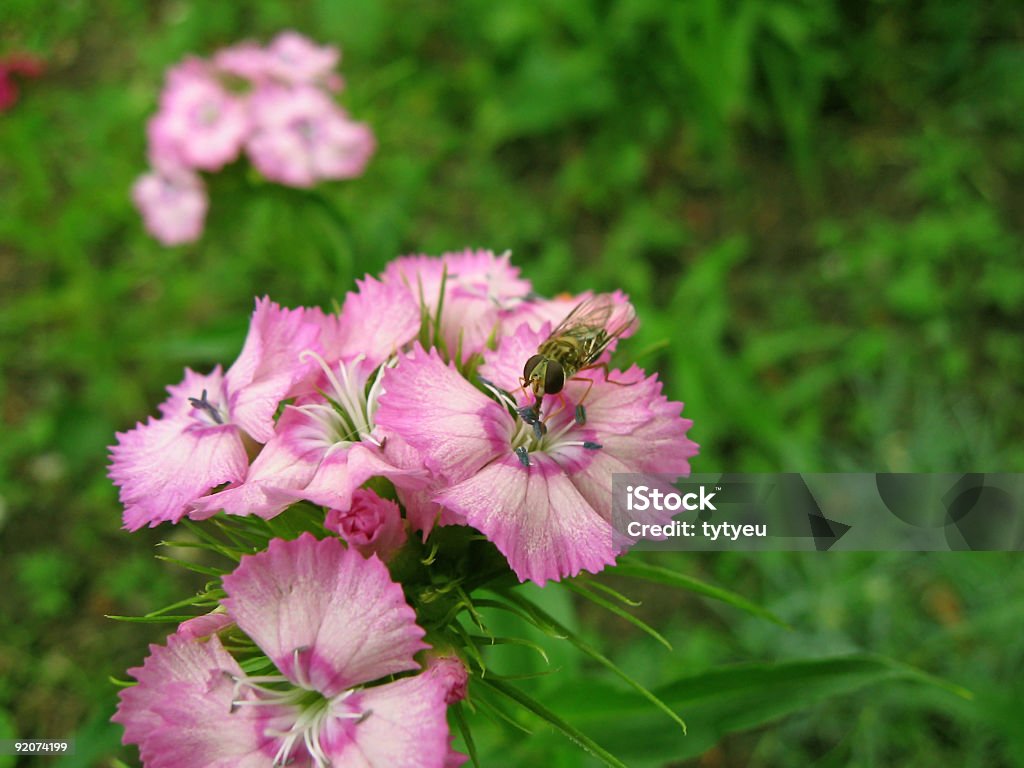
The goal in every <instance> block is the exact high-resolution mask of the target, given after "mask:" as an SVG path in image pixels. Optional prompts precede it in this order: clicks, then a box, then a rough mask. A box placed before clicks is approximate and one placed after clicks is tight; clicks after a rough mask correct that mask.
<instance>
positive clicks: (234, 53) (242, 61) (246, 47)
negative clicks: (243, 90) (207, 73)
mask: <svg viewBox="0 0 1024 768" xmlns="http://www.w3.org/2000/svg"><path fill="white" fill-rule="evenodd" d="M213 65H214V67H216V68H217V70H218V71H219V72H222V73H223V74H226V75H231V76H234V77H241V78H243V79H245V80H249V81H251V82H254V83H256V82H260V81H262V80H265V79H266V78H267V76H268V73H267V52H266V49H264V48H263V46H261V45H260V44H259V43H254V42H253V41H251V40H244V41H242V42H240V43H235V44H234V45H231V46H228V47H227V48H221V49H220V50H219V51H217V53H215V54H214V55H213Z"/></svg>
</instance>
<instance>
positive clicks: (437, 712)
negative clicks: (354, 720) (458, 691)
mask: <svg viewBox="0 0 1024 768" xmlns="http://www.w3.org/2000/svg"><path fill="white" fill-rule="evenodd" d="M358 696H359V697H360V702H359V704H360V708H362V709H363V711H364V712H367V713H368V714H367V716H366V719H365V720H363V721H362V722H360V723H359V724H358V725H357V726H356V727H355V730H354V732H349V733H339V736H340V738H336V739H334V740H333V743H330V742H328V743H327V744H324V740H323V739H321V744H324V746H325V748H326V750H325V751H326V752H327V754H328V756H329V757H330V758H331V764H332V765H333V766H334V767H335V768H444V765H445V760H446V759H447V758H448V752H449V747H448V721H447V718H446V706H445V689H444V687H443V685H441V684H440V683H439V682H438V681H437V680H436V679H434V678H432V677H430V676H428V675H416V676H415V677H406V678H402V679H401V680H396V681H395V682H393V683H388V684H387V685H380V686H376V687H374V688H366V689H365V690H363V691H360V692H359V694H358Z"/></svg>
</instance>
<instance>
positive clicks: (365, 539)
mask: <svg viewBox="0 0 1024 768" xmlns="http://www.w3.org/2000/svg"><path fill="white" fill-rule="evenodd" d="M324 528H326V529H327V530H329V531H334V532H335V533H337V534H338V535H339V536H341V538H343V539H344V540H345V541H347V542H348V543H349V545H350V546H352V547H354V548H355V549H357V550H358V551H359V552H361V553H362V554H363V555H364V556H366V557H369V556H370V555H373V554H375V555H377V557H379V558H380V559H381V560H383V561H384V562H387V561H388V560H390V559H391V555H393V554H394V553H395V552H396V551H397V550H398V549H399V548H400V547H401V546H402V545H403V544H405V542H406V535H405V521H404V520H402V510H401V509H399V508H398V505H397V504H395V502H393V501H391V500H390V499H382V498H381V497H380V496H378V495H377V494H376V493H375V492H373V491H371V490H369V489H368V488H357V489H356V490H355V491H353V492H352V503H351V504H350V505H349V508H348V509H347V510H340V509H332V510H330V511H329V512H328V513H327V519H326V520H324Z"/></svg>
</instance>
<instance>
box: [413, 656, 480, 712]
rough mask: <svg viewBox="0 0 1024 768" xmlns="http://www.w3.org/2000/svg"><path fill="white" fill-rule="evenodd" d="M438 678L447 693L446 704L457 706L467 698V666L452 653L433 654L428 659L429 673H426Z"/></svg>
mask: <svg viewBox="0 0 1024 768" xmlns="http://www.w3.org/2000/svg"><path fill="white" fill-rule="evenodd" d="M424 674H427V675H433V676H434V677H436V678H437V680H438V681H439V683H440V685H441V687H442V688H444V690H445V691H446V694H445V703H447V704H455V703H456V702H459V701H462V700H463V699H464V698H466V687H467V685H468V683H469V672H468V671H467V670H466V664H465V662H463V661H462V659H460V658H459V657H458V656H456V655H454V654H453V653H451V652H448V653H438V654H435V653H431V654H429V655H428V657H427V671H426V672H425V673H424Z"/></svg>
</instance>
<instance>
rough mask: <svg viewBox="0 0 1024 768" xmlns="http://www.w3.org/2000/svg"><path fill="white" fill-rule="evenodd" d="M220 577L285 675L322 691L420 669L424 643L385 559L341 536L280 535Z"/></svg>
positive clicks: (242, 622)
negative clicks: (345, 542) (368, 554)
mask: <svg viewBox="0 0 1024 768" xmlns="http://www.w3.org/2000/svg"><path fill="white" fill-rule="evenodd" d="M223 583H224V589H225V591H226V592H227V593H228V598H227V599H226V600H224V601H223V604H224V605H225V607H226V608H227V610H228V613H229V614H230V615H231V617H232V618H234V619H235V621H237V622H238V626H239V627H241V629H242V630H243V631H244V632H245V633H246V634H248V635H249V637H251V638H252V639H253V640H254V641H255V642H256V644H257V645H259V646H260V648H262V649H263V651H264V652H265V653H266V654H267V655H268V656H269V657H270V658H271V659H272V660H273V661H274V664H275V665H276V666H277V668H278V670H280V672H281V674H283V675H285V676H286V677H288V678H289V679H290V680H291V681H292V682H294V683H295V684H296V685H299V686H301V687H304V688H312V689H313V690H316V691H319V692H320V693H322V694H323V695H324V696H328V697H330V696H333V695H335V694H337V693H339V692H341V691H343V690H345V689H348V688H351V687H353V686H355V685H359V684H361V683H366V682H370V681H372V680H377V679H378V678H381V677H384V676H385V675H389V674H392V673H395V672H403V671H405V670H409V669H415V668H416V667H417V666H418V665H417V663H416V662H415V661H414V660H413V654H415V653H416V652H417V651H419V650H421V649H422V648H426V647H427V645H426V644H425V643H423V642H422V640H421V638H422V637H423V634H424V632H423V630H422V629H420V628H419V627H418V626H417V625H416V614H415V613H414V612H413V610H412V608H410V607H409V606H408V605H407V604H406V602H405V596H404V595H403V594H402V588H401V587H400V586H398V585H397V584H395V583H394V582H393V581H391V577H390V575H389V574H388V570H387V568H386V567H385V566H384V565H383V563H381V562H380V560H378V559H377V558H376V557H371V558H370V559H368V560H367V559H365V558H363V556H362V555H360V554H359V553H358V552H356V551H355V550H352V549H345V548H344V547H343V546H342V544H341V542H340V541H339V540H338V539H334V538H331V539H324V540H323V541H317V540H316V539H315V538H314V537H313V535H312V534H310V533H304V534H303V535H302V536H300V537H299V538H298V539H296V540H294V541H283V540H280V539H275V540H273V541H271V542H270V545H269V547H268V548H267V550H266V551H265V552H261V553H259V554H256V555H250V556H247V557H243V558H242V562H241V564H240V565H239V566H238V568H236V569H235V571H234V573H231V574H229V575H227V576H225V577H224V579H223Z"/></svg>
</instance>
